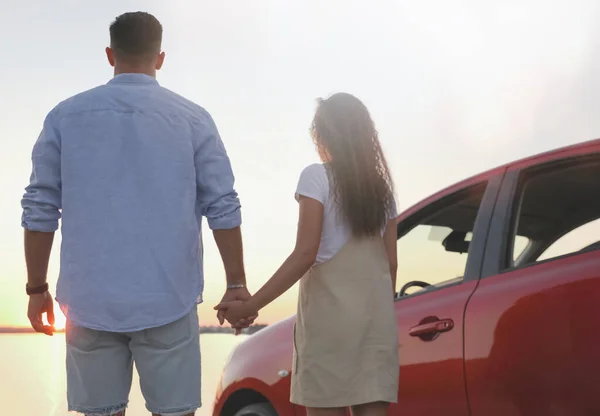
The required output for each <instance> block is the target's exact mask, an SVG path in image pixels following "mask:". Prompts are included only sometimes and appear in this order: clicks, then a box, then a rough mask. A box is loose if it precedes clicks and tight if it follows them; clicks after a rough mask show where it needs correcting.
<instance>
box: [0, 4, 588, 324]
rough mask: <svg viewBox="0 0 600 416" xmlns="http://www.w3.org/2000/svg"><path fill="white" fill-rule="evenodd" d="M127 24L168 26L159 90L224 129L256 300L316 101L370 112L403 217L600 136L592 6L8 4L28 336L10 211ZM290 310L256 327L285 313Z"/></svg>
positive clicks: (4, 154)
mask: <svg viewBox="0 0 600 416" xmlns="http://www.w3.org/2000/svg"><path fill="white" fill-rule="evenodd" d="M136 10H143V11H148V12H150V13H152V14H154V15H155V16H156V17H157V18H158V19H159V20H160V21H161V22H162V24H163V27H164V41H163V49H164V51H165V52H166V56H167V57H166V61H165V65H164V68H163V69H162V70H161V71H160V72H159V74H158V79H159V82H160V83H161V85H163V86H165V87H167V88H169V89H172V90H174V91H176V92H178V93H180V94H182V95H184V96H185V97H187V98H189V99H191V100H193V101H195V102H197V103H198V104H200V105H202V106H203V107H205V108H206V109H207V110H208V111H209V112H210V113H211V114H212V115H213V117H214V119H215V121H216V123H217V125H218V127H219V130H220V132H221V135H222V137H223V140H224V142H225V145H226V147H227V150H228V153H229V155H230V157H231V161H232V165H233V168H234V173H235V175H236V188H237V191H238V192H239V195H240V198H241V201H242V206H243V208H242V209H243V226H242V229H243V234H244V245H245V261H246V269H247V276H248V284H249V287H250V289H251V290H253V291H255V290H256V289H258V288H259V287H260V285H262V284H263V283H264V282H265V281H266V280H267V279H268V278H269V277H270V276H271V274H272V273H273V272H274V271H275V270H276V269H277V267H278V266H279V265H280V264H281V262H282V261H283V260H284V259H285V258H286V257H287V255H288V254H289V253H290V252H291V250H292V248H293V244H294V239H295V231H296V224H297V203H296V202H295V201H294V198H293V196H294V189H295V186H296V183H297V180H298V176H299V174H300V172H301V170H302V168H303V167H305V166H306V165H308V164H310V163H314V162H317V161H318V157H317V154H316V152H315V150H314V146H313V144H312V141H311V139H310V137H309V134H308V127H309V124H310V121H311V118H312V115H313V112H314V109H315V99H316V98H318V97H326V96H328V95H330V94H332V93H335V92H340V91H344V92H349V93H352V94H354V95H356V96H358V97H359V98H360V99H362V100H363V101H364V102H365V104H366V105H367V106H368V107H369V109H370V111H371V114H372V116H373V118H374V120H375V123H376V125H377V127H378V130H379V133H380V139H381V142H382V146H383V148H384V151H385V152H386V155H387V158H388V162H389V164H390V167H391V170H392V174H393V178H394V180H395V183H396V188H397V199H398V205H399V207H400V209H401V210H402V209H406V208H408V207H409V206H411V205H412V204H414V203H416V202H418V201H419V200H421V199H423V198H425V197H427V196H428V195H430V194H432V193H434V192H436V191H438V190H440V189H441V188H443V187H445V186H448V185H451V184H453V183H454V182H457V181H459V180H461V179H464V178H465V177H468V176H471V175H474V174H477V173H479V172H481V171H484V170H487V169H490V168H493V167H495V166H497V165H500V164H503V163H507V162H510V161H512V160H514V159H518V158H521V157H525V156H529V155H533V154H536V153H539V152H542V151H546V150H550V149H553V148H556V147H560V146H564V145H569V144H573V143H577V142H580V141H584V140H588V139H593V138H598V137H600V118H599V117H598V114H599V113H600V111H599V110H600V77H598V76H597V73H599V71H600V30H599V27H598V25H597V22H598V20H599V18H600V3H598V2H596V1H594V0H568V1H567V0H551V1H547V0H545V1H541V0H503V1H502V2H499V1H492V0H470V1H467V0H451V1H449V0H428V1H418V2H416V1H408V0H402V1H400V0H396V1H391V0H377V1H373V0H328V1H322V0H285V1H281V0H255V1H252V2H250V1H247V0H228V1H206V0H171V1H169V2H166V1H163V0H145V1H130V0H105V1H102V2H99V1H98V2H86V4H85V7H83V3H82V2H78V1H74V0H54V1H52V2H48V1H46V0H30V1H27V2H8V1H6V2H0V16H2V17H3V23H2V25H0V37H1V38H2V39H3V40H4V41H3V43H2V50H1V53H2V60H1V61H0V62H1V65H0V92H1V93H0V117H1V120H0V121H1V122H0V196H1V198H2V204H1V205H0V230H1V232H0V326H14V325H27V324H28V321H27V318H26V314H25V310H26V302H27V297H26V296H25V294H24V285H25V281H26V272H25V264H24V258H23V248H22V245H23V235H22V234H23V231H22V229H21V226H20V216H21V208H20V199H21V196H22V194H23V191H24V187H25V186H26V185H27V183H28V178H29V174H30V169H31V163H30V155H31V148H32V146H33V144H34V142H35V140H36V139H37V137H38V134H39V132H40V130H41V124H42V121H43V119H44V117H45V115H46V113H47V112H48V111H50V110H51V109H52V108H53V107H54V106H55V105H56V104H57V103H58V102H60V101H62V100H63V99H65V98H67V97H69V96H71V95H73V94H76V93H78V92H80V91H83V90H86V89H89V88H92V87H94V86H96V85H98V84H102V83H105V82H106V81H108V80H109V79H110V78H111V76H112V69H111V68H110V67H109V65H108V63H107V62H106V58H105V55H104V48H105V47H106V46H107V45H108V41H109V37H108V26H109V24H110V23H111V21H112V20H113V19H114V18H115V17H116V16H117V15H119V14H121V13H123V12H127V11H136ZM204 241H205V247H206V248H205V280H206V284H205V294H204V298H205V304H204V305H203V306H202V307H201V309H200V311H201V312H200V320H201V323H202V324H204V325H211V324H215V323H216V319H215V318H214V314H213V312H212V306H213V305H214V304H216V303H218V300H219V299H220V297H221V296H222V294H223V290H224V284H225V283H224V282H225V279H224V274H223V267H222V264H221V260H220V258H219V256H218V252H217V250H216V247H215V245H214V242H213V241H212V236H211V235H210V232H209V231H208V230H207V227H205V232H204ZM59 244H60V238H57V240H56V243H55V248H54V252H53V254H52V258H51V264H50V270H49V283H50V285H51V287H52V289H53V288H54V285H55V284H56V279H57V276H58V270H59V264H58V248H59ZM400 255H401V253H400ZM402 280H407V279H403V277H402V276H399V281H402ZM410 280H412V279H410ZM296 295H297V289H295V288H294V289H293V290H291V291H290V292H288V293H287V294H285V295H284V296H283V297H281V298H280V299H279V300H277V301H276V302H275V303H274V304H272V305H270V306H268V307H267V308H265V309H264V310H263V312H262V313H261V318H260V320H261V321H263V322H274V321H276V320H278V319H281V318H285V317H287V316H289V315H291V314H293V313H294V312H295V307H296V306H295V300H296Z"/></svg>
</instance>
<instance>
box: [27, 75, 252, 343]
mask: <svg viewBox="0 0 600 416" xmlns="http://www.w3.org/2000/svg"><path fill="white" fill-rule="evenodd" d="M57 148H58V149H59V152H58V153H57V156H58V157H60V164H59V165H58V164H57V166H60V169H59V170H58V171H57V170H56V169H53V168H52V166H50V165H49V164H46V163H42V164H38V166H37V169H38V172H37V177H38V179H37V180H36V163H35V162H36V154H37V155H38V157H39V156H43V157H44V158H48V155H49V153H50V154H51V153H52V152H55V151H56V149H57ZM33 159H34V175H33V177H32V178H33V180H32V184H31V185H30V187H28V190H27V193H26V195H25V197H24V202H23V205H24V207H25V210H24V218H23V222H24V226H25V227H26V228H29V229H34V230H35V229H36V226H35V222H36V221H39V220H40V219H45V220H46V221H48V218H44V209H45V208H44V204H50V205H57V206H59V207H61V208H62V217H63V218H62V236H63V237H62V250H61V272H60V277H59V281H58V287H57V300H58V301H59V303H60V304H61V307H62V308H63V310H65V312H66V313H67V314H68V318H69V320H71V321H72V322H74V323H77V324H80V325H84V326H86V327H88V328H94V329H102V330H109V331H134V330H139V329H143V328H147V327H156V326H159V325H163V324H166V323H168V322H172V321H174V320H176V319H178V318H180V317H181V316H183V315H185V314H186V313H188V312H189V310H190V308H191V307H192V306H193V305H194V304H195V302H196V300H197V298H199V297H200V296H201V293H202V287H203V280H202V266H201V242H200V227H201V216H202V215H206V216H207V217H208V219H209V224H210V223H211V221H213V222H214V223H215V224H211V227H212V228H215V227H213V225H216V228H221V227H220V225H226V227H225V228H232V227H235V226H238V225H239V215H240V214H239V202H238V199H237V194H236V193H235V191H233V175H232V172H231V169H230V165H229V161H228V159H227V155H226V153H225V150H224V148H223V145H222V142H221V140H220V138H219V135H218V133H217V130H216V127H215V125H214V123H213V121H212V119H211V117H210V115H209V114H208V113H207V112H206V111H204V110H203V109H202V108H201V107H199V106H197V105H195V104H193V103H191V102H189V101H188V100H185V99H184V98H182V97H180V96H178V95H176V94H174V93H172V92H170V91H168V90H166V89H164V88H162V87H160V86H159V85H158V83H157V81H156V80H155V79H154V78H153V77H150V76H147V75H143V74H121V75H117V76H116V77H115V78H114V79H113V80H111V81H110V82H109V83H108V84H107V85H103V86H100V87H97V88H95V89H92V90H90V91H87V92H84V93H82V94H79V95H77V96H75V97H72V98H70V99H68V100H66V101H64V102H62V103H61V104H59V105H58V106H57V107H56V108H55V109H54V110H53V111H52V112H51V113H50V114H49V116H48V118H47V119H46V122H45V124H44V132H43V133H42V136H41V137H40V140H39V141H38V144H37V145H36V149H34V156H33ZM40 159H41V158H40ZM57 181H58V183H59V186H58V188H59V189H60V192H59V193H58V192H56V191H55V189H56V186H55V184H56V182H57ZM42 182H49V183H48V186H47V187H45V186H43V183H42ZM215 202H217V203H218V205H219V213H218V215H213V217H214V218H211V212H210V211H211V209H213V208H214V207H213V206H214V204H215ZM223 222H226V223H227V224H222V223H223ZM219 223H221V224H219ZM32 224H33V225H32ZM41 227H42V228H43V225H42V226H41ZM39 231H47V230H44V229H40V230H39Z"/></svg>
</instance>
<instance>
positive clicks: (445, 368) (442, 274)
mask: <svg viewBox="0 0 600 416" xmlns="http://www.w3.org/2000/svg"><path fill="white" fill-rule="evenodd" d="M502 173H503V170H502V169H499V170H496V171H494V172H490V173H489V174H487V175H484V176H481V177H477V178H474V179H471V180H469V181H466V182H464V183H461V184H459V185H457V186H456V187H454V188H452V189H450V190H447V191H444V192H443V193H442V194H441V195H438V196H434V197H432V198H431V199H430V200H428V201H426V202H425V203H424V204H422V205H420V206H418V207H416V208H414V209H412V210H409V212H408V213H407V214H406V215H404V216H403V218H400V221H399V223H398V232H399V239H398V284H397V289H400V288H401V287H402V289H401V292H400V293H399V294H398V297H397V300H396V305H395V306H396V318H397V323H398V336H399V344H400V346H399V351H398V353H399V358H400V385H399V393H398V400H399V401H398V404H394V405H392V407H391V412H390V414H392V415H402V416H404V415H419V416H430V415H431V416H433V415H440V416H442V415H443V416H466V415H468V405H467V395H466V391H465V380H464V365H463V314H464V310H465V306H466V304H467V301H468V299H469V297H470V296H471V294H472V293H473V291H474V290H475V287H476V285H477V281H478V278H479V272H480V269H481V264H482V261H483V253H484V250H483V249H484V246H485V241H486V237H487V232H488V228H489V223H490V220H491V216H492V210H493V207H494V203H495V201H496V196H497V193H498V190H499V186H500V182H501V178H502ZM414 281H417V282H416V283H410V282H414ZM419 282H421V283H419ZM422 283H428V284H430V285H431V286H428V287H425V288H421V287H419V285H420V286H423V284H422Z"/></svg>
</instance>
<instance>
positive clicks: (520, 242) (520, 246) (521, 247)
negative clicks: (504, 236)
mask: <svg viewBox="0 0 600 416" xmlns="http://www.w3.org/2000/svg"><path fill="white" fill-rule="evenodd" d="M530 243H531V241H530V240H529V238H527V237H524V236H522V235H517V236H516V237H515V242H514V244H513V261H516V260H517V259H518V258H519V256H521V254H523V252H524V251H525V250H526V249H527V248H528V247H529V244H530Z"/></svg>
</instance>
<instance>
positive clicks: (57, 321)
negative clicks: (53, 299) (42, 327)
mask: <svg viewBox="0 0 600 416" xmlns="http://www.w3.org/2000/svg"><path fill="white" fill-rule="evenodd" d="M66 323H67V319H66V318H65V315H63V313H62V311H61V310H60V309H59V308H55V309H54V328H55V329H65V324H66Z"/></svg>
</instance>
